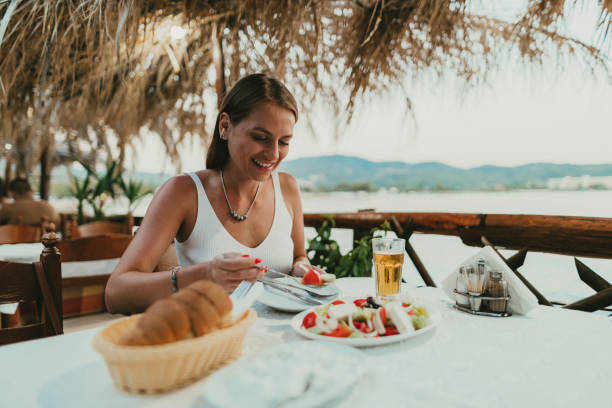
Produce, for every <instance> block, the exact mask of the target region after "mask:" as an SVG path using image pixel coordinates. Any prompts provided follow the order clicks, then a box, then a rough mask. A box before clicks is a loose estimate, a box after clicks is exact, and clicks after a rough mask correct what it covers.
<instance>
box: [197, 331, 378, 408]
mask: <svg viewBox="0 0 612 408" xmlns="http://www.w3.org/2000/svg"><path fill="white" fill-rule="evenodd" d="M365 358H367V357H366V356H365V355H364V354H363V353H362V352H361V351H359V350H357V349H354V348H352V347H347V346H344V345H342V344H333V343H324V342H318V341H316V342H311V341H300V342H292V343H286V344H282V345H280V346H277V347H272V348H269V349H267V350H264V351H263V352H261V353H259V354H257V355H255V356H254V357H253V358H251V359H249V360H241V361H238V362H236V363H234V364H231V365H229V366H227V367H225V368H223V369H221V370H219V371H217V372H216V373H214V374H212V375H211V376H210V377H208V379H207V380H206V381H205V382H204V388H203V393H204V398H205V400H206V402H207V403H209V404H210V405H211V406H213V407H224V408H225V407H227V408H231V407H249V408H259V407H277V406H279V407H280V406H282V407H294V408H297V407H318V406H325V404H326V403H327V402H330V401H332V400H334V399H336V398H339V397H341V396H342V395H346V393H347V392H348V390H349V388H350V387H351V386H352V385H353V384H354V383H355V382H356V381H357V380H358V379H359V377H360V376H361V375H363V371H364V367H365V364H363V360H364V359H365Z"/></svg>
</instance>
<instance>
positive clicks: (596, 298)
mask: <svg viewBox="0 0 612 408" xmlns="http://www.w3.org/2000/svg"><path fill="white" fill-rule="evenodd" d="M610 305H612V287H609V288H607V289H604V290H601V291H599V292H597V293H596V294H594V295H593V296H589V297H588V298H585V299H582V300H579V301H577V302H574V303H571V304H569V305H567V306H564V307H563V308H564V309H573V310H582V311H583V312H594V311H595V310H599V309H603V308H605V307H608V306H610Z"/></svg>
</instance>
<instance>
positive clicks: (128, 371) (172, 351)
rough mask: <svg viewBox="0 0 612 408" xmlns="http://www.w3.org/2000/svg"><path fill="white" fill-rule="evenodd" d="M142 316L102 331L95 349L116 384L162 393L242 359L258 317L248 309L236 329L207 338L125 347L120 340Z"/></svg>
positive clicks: (133, 389)
mask: <svg viewBox="0 0 612 408" xmlns="http://www.w3.org/2000/svg"><path fill="white" fill-rule="evenodd" d="M139 317H140V315H135V316H131V317H126V318H125V319H121V320H118V321H117V322H115V323H112V324H110V325H109V326H107V327H106V328H104V329H103V330H102V331H101V332H99V333H98V334H97V335H96V336H95V338H94V340H93V346H94V348H95V349H96V350H97V351H98V352H99V353H100V354H102V356H103V357H104V361H105V362H106V366H107V367H108V371H109V372H110V374H111V377H112V378H113V382H114V383H115V384H116V385H117V386H118V387H119V388H122V389H124V390H126V391H128V392H135V393H146V394H151V393H159V392H165V391H169V390H172V389H175V388H179V387H182V386H184V385H186V384H188V383H190V382H193V381H195V380H197V379H199V378H201V377H203V376H205V375H207V374H209V373H211V372H212V371H214V370H216V369H217V368H219V367H221V366H223V365H225V364H227V363H229V362H231V361H233V360H235V359H236V358H238V357H239V356H240V352H241V350H242V342H243V340H244V337H245V336H246V333H247V330H248V328H249V326H250V325H251V324H252V323H253V322H254V321H255V319H256V318H257V313H255V311H254V310H253V309H249V310H247V312H246V313H245V314H244V315H243V316H242V318H241V319H240V320H238V321H237V322H236V323H235V324H233V325H232V326H229V327H227V328H224V329H222V330H218V331H215V332H212V333H209V334H206V335H204V336H200V337H194V338H191V339H186V340H181V341H177V342H174V343H168V344H161V345H155V346H123V345H119V344H117V341H118V340H119V338H120V337H121V335H122V334H123V333H125V331H126V330H128V329H130V328H131V327H133V326H134V325H135V324H136V321H137V320H138V318H139Z"/></svg>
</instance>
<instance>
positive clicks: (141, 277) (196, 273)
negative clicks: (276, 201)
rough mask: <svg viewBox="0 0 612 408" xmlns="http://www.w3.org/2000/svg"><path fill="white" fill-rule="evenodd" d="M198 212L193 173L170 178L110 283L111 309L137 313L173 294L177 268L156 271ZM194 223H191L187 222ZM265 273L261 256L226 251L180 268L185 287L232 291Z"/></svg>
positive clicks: (180, 283)
mask: <svg viewBox="0 0 612 408" xmlns="http://www.w3.org/2000/svg"><path fill="white" fill-rule="evenodd" d="M196 216H197V191H196V188H195V185H194V183H193V181H192V180H191V178H190V177H189V176H186V175H183V176H177V177H174V178H172V179H170V180H169V181H167V182H166V183H165V184H164V185H163V186H162V187H161V188H160V190H159V191H158V192H157V194H155V197H154V198H153V201H152V202H151V204H150V205H149V208H148V209H147V213H146V215H145V217H144V219H143V221H142V224H141V226H140V228H139V229H138V233H137V234H136V236H135V237H134V238H133V239H132V242H131V243H130V245H129V247H128V248H127V249H126V251H125V252H124V254H123V256H122V257H121V260H120V261H119V264H118V265H117V267H116V268H115V270H114V271H113V273H112V275H111V277H110V279H109V280H108V283H107V285H106V293H105V299H106V307H107V309H108V311H109V312H111V313H133V312H140V311H143V310H144V309H146V308H147V307H148V306H149V305H150V304H151V303H153V302H154V301H155V300H157V299H161V298H164V297H167V296H170V295H171V294H172V280H171V271H160V272H155V273H152V271H153V269H154V268H155V266H156V265H157V263H158V262H159V259H160V257H161V255H162V254H163V253H164V251H165V250H166V249H167V248H168V243H169V242H170V241H171V240H172V239H173V238H174V237H175V236H177V235H178V236H181V237H182V236H184V237H188V236H189V234H190V233H191V231H192V230H193V227H194V225H193V224H194V223H195V218H196ZM186 224H189V225H186ZM261 275H263V272H262V271H261V270H260V269H259V268H258V267H257V265H256V262H255V258H252V257H249V256H243V255H242V254H238V253H225V254H221V255H218V256H217V257H215V258H214V259H212V260H210V261H206V262H201V263H199V264H195V265H190V266H185V267H182V268H181V269H179V271H178V272H177V284H178V287H179V289H180V288H184V287H185V286H188V285H189V284H191V283H192V282H195V281H197V280H200V279H209V280H212V281H214V282H216V283H218V284H220V285H221V286H222V287H223V288H224V289H225V290H227V291H231V290H233V289H235V288H236V286H238V284H240V282H241V281H243V280H249V281H253V280H255V279H258V278H260V277H261Z"/></svg>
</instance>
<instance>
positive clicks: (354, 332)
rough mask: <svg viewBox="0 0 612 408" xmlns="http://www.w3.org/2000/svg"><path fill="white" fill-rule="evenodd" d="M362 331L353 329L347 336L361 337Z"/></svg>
mask: <svg viewBox="0 0 612 408" xmlns="http://www.w3.org/2000/svg"><path fill="white" fill-rule="evenodd" d="M363 337H364V336H363V333H362V332H360V331H359V330H354V331H353V332H352V333H351V335H350V336H349V339H362V338H363Z"/></svg>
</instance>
